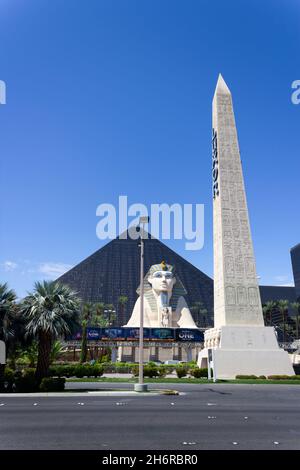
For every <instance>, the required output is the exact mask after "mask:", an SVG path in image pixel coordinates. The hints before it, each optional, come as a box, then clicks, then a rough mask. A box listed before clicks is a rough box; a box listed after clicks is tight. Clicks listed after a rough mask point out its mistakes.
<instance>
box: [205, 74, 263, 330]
mask: <svg viewBox="0 0 300 470" xmlns="http://www.w3.org/2000/svg"><path fill="white" fill-rule="evenodd" d="M212 148H213V198H214V200H213V217H214V220H213V222H214V319H215V327H221V326H224V325H257V326H260V325H264V321H263V314H262V307H261V300H260V293H259V288H258V283H257V276H256V267H255V258H254V253H253V245H252V238H251V232H250V225H249V216H248V208H247V201H246V195H245V187H244V178H243V171H242V165H241V159H240V152H239V145H238V137H237V131H236V126H235V119H234V113H233V105H232V98H231V93H230V91H229V89H228V87H227V85H226V83H225V81H224V79H223V77H222V76H221V75H219V79H218V83H217V87H216V91H215V95H214V99H213V137H212Z"/></svg>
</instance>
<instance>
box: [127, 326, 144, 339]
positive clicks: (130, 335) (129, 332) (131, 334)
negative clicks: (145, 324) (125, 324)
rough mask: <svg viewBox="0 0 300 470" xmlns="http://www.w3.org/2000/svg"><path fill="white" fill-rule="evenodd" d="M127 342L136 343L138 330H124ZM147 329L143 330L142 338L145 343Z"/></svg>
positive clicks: (138, 337) (138, 335)
mask: <svg viewBox="0 0 300 470" xmlns="http://www.w3.org/2000/svg"><path fill="white" fill-rule="evenodd" d="M124 330H125V335H126V339H127V341H135V340H136V341H138V340H139V339H140V329H139V328H124ZM149 333H150V329H149V328H143V337H144V340H145V341H148V340H149Z"/></svg>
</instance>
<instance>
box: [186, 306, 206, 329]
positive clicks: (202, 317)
mask: <svg viewBox="0 0 300 470" xmlns="http://www.w3.org/2000/svg"><path fill="white" fill-rule="evenodd" d="M190 310H191V312H192V314H193V317H194V320H195V323H196V324H197V326H198V328H199V327H200V328H206V327H207V309H206V308H205V307H204V306H203V303H202V302H201V301H197V302H194V303H193V305H192V306H191V308H190Z"/></svg>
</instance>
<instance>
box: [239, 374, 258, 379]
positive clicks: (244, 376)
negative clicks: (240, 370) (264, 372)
mask: <svg viewBox="0 0 300 470" xmlns="http://www.w3.org/2000/svg"><path fill="white" fill-rule="evenodd" d="M235 378H236V379H241V380H256V379H258V377H257V375H241V374H240V375H236V376H235Z"/></svg>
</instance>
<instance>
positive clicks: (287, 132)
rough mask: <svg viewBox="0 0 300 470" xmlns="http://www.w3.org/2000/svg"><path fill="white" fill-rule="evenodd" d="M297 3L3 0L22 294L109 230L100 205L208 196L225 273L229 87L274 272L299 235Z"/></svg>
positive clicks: (207, 253) (4, 254)
mask: <svg viewBox="0 0 300 470" xmlns="http://www.w3.org/2000/svg"><path fill="white" fill-rule="evenodd" d="M299 21H300V5H299V2H298V1H297V0H285V1H277V0H272V1H271V0H265V1H264V2H261V1H256V0H251V1H233V0H228V1H226V2H224V1H214V2H211V1H199V0H189V1H174V0H172V1H171V0H169V1H164V0H159V1H157V0H152V1H151V2H150V1H145V0H144V1H141V0H129V1H124V0H107V1H102V0H89V1H88V2H86V1H84V0H72V1H71V0H66V1H64V2H62V1H61V0H51V1H46V0H26V1H25V0H0V42H1V49H0V64H1V67H0V79H1V80H4V81H5V82H6V86H7V104H6V105H1V106H0V122H1V124H0V126H1V141H0V148H1V176H0V178H1V180H0V192H1V240H0V242H1V254H0V264H1V267H0V281H8V283H9V285H10V287H12V288H14V289H15V290H16V291H17V293H18V295H19V296H22V295H24V293H26V291H28V290H30V289H31V288H32V285H33V282H34V280H37V279H44V278H45V279H50V278H54V277H55V276H56V275H57V274H59V273H61V272H62V271H63V270H64V269H67V268H68V267H69V266H73V265H75V264H76V263H78V262H79V261H81V260H82V259H84V258H85V257H86V256H88V255H89V254H91V253H92V252H94V251H95V250H97V249H98V248H100V247H101V246H103V245H104V244H105V243H106V242H104V241H101V240H99V239H98V238H97V237H96V224H97V222H98V218H97V217H96V208H97V206H98V205H99V204H101V203H105V202H106V203H111V204H117V201H118V196H119V195H127V196H128V202H129V204H132V203H136V202H140V203H144V204H146V205H149V204H151V203H163V202H166V203H168V204H172V203H174V202H178V203H191V204H196V203H202V204H204V205H205V243H204V248H203V249H202V250H200V251H185V241H184V240H170V241H169V242H166V243H167V244H168V245H169V246H170V247H171V248H173V249H175V250H176V251H178V252H179V253H180V254H181V255H182V256H184V257H185V258H187V259H188V260H189V261H191V262H192V263H193V264H195V265H196V266H198V267H199V268H200V269H201V270H203V271H204V272H206V273H207V274H209V275H212V274H213V268H212V266H213V255H212V200H211V101H212V97H213V93H214V88H215V85H216V81H217V77H218V73H219V72H221V73H222V74H223V76H224V78H225V80H226V82H227V84H228V86H229V87H230V89H231V92H232V95H233V101H234V109H235V115H236V121H237V126H238V134H239V142H240V148H241V156H242V161H243V168H244V177H245V184H246V189H247V198H248V205H249V211H250V220H251V226H252V235H253V241H254V249H255V254H256V260H257V271H258V274H259V276H260V282H261V284H277V285H283V284H290V283H292V281H293V280H292V270H291V264H290V255H289V250H290V248H291V247H292V246H293V245H295V244H296V243H299V242H300V221H299V199H300V197H299V196H300V187H299V172H300V163H299V123H300V105H293V104H292V102H291V94H292V89H291V84H292V82H293V81H294V80H297V79H300V68H299V63H300V58H299V43H300V28H299Z"/></svg>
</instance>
